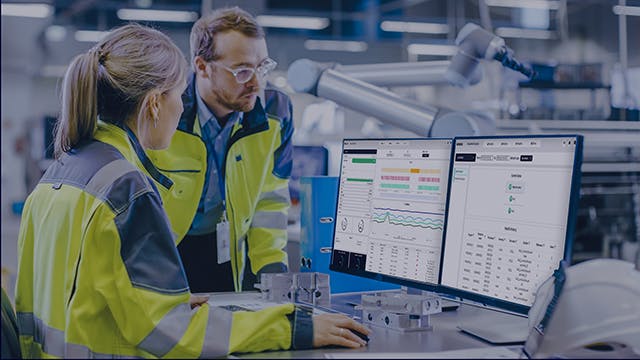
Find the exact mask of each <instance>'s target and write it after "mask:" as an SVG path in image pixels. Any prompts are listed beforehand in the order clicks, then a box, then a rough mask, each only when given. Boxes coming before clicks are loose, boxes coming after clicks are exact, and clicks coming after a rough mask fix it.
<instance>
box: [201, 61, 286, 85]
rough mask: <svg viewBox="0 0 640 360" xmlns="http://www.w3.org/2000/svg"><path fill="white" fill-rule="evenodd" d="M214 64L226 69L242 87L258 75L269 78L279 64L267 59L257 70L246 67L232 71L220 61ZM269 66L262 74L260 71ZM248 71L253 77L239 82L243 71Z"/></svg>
mask: <svg viewBox="0 0 640 360" xmlns="http://www.w3.org/2000/svg"><path fill="white" fill-rule="evenodd" d="M212 62H213V63H216V64H218V65H220V66H221V67H222V68H223V69H225V70H227V71H228V72H230V73H231V75H233V78H234V79H236V82H237V83H238V84H240V85H242V84H246V83H248V82H249V81H251V79H253V77H254V76H255V75H256V74H258V75H260V77H262V78H264V77H265V76H267V74H269V72H271V71H273V69H275V68H276V66H278V62H276V61H275V60H273V59H272V58H266V59H264V60H262V62H260V64H259V65H258V66H256V67H255V68H253V67H248V66H245V67H240V68H236V69H232V68H230V67H228V66H226V65H225V64H223V63H221V62H219V61H212ZM267 64H268V65H269V66H270V68H267V69H266V70H264V73H261V70H260V69H264V67H265V66H267ZM247 70H248V71H251V75H250V76H249V77H248V78H247V80H245V81H242V82H240V80H238V74H239V73H240V72H241V71H247Z"/></svg>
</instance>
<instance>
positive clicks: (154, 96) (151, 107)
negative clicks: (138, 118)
mask: <svg viewBox="0 0 640 360" xmlns="http://www.w3.org/2000/svg"><path fill="white" fill-rule="evenodd" d="M147 96H149V98H148V99H147V111H148V112H149V116H150V117H151V119H153V120H155V119H158V118H159V117H160V96H161V94H160V93H159V92H157V91H154V92H152V93H151V94H149V95H147Z"/></svg>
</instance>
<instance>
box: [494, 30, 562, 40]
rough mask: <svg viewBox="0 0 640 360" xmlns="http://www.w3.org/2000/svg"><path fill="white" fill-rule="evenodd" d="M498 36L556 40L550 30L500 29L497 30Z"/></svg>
mask: <svg viewBox="0 0 640 360" xmlns="http://www.w3.org/2000/svg"><path fill="white" fill-rule="evenodd" d="M495 33H496V35H498V36H500V37H503V38H522V39H540V40H549V39H555V38H556V35H555V32H553V31H549V30H538V29H522V28H513V27H499V28H496V31H495Z"/></svg>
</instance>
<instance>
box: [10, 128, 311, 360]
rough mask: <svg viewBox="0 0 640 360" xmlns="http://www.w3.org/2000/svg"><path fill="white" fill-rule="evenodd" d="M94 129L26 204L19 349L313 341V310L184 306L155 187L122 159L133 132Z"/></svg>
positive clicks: (40, 352) (139, 351)
mask: <svg viewBox="0 0 640 360" xmlns="http://www.w3.org/2000/svg"><path fill="white" fill-rule="evenodd" d="M97 135H98V136H97V137H98V138H100V139H101V140H100V141H92V142H90V143H88V144H85V145H83V146H81V147H78V148H77V149H74V150H72V151H70V152H69V153H67V154H66V155H64V156H63V157H62V158H61V159H60V161H56V162H55V163H54V164H52V165H51V166H50V167H49V169H48V170H47V171H46V173H45V174H44V176H43V178H42V179H41V181H40V182H39V184H38V185H37V186H36V188H35V189H34V191H33V192H32V193H31V195H29V197H28V199H27V201H26V203H25V207H24V211H23V215H22V220H21V226H20V234H19V242H18V253H19V259H18V261H19V263H18V275H17V280H16V313H17V318H18V325H19V328H20V342H21V348H22V352H23V356H24V357H26V358H34V357H35V358H42V357H65V358H67V357H81V358H92V357H168V358H175V357H198V356H200V357H213V356H221V355H225V354H227V353H230V352H236V351H263V350H269V349H274V350H275V349H287V348H289V347H291V346H292V345H293V347H295V348H306V347H310V346H311V339H312V321H311V316H310V313H309V312H308V311H306V310H304V309H300V308H297V309H295V308H294V306H293V305H292V304H287V305H281V306H276V307H272V308H268V309H265V310H262V311H258V312H253V313H247V312H230V311H228V310H225V309H223V308H216V307H210V306H209V305H208V304H204V305H202V306H200V307H197V308H195V309H191V307H190V305H189V298H190V293H189V288H188V285H187V280H186V277H185V274H184V270H183V267H182V263H181V262H180V257H179V255H178V252H177V250H176V247H175V243H174V236H175V235H174V233H173V231H172V229H171V226H170V224H169V222H168V219H167V217H166V215H165V213H164V211H163V208H162V204H161V199H160V197H159V196H158V192H157V189H156V186H155V185H154V182H152V181H150V179H149V178H148V177H147V174H145V173H144V172H142V171H141V169H140V168H138V167H136V166H134V165H133V164H132V163H131V162H130V161H129V159H132V158H134V157H136V156H137V154H136V151H135V148H136V146H137V144H136V141H135V138H134V139H133V142H134V143H131V139H130V138H128V137H127V133H126V132H125V131H124V130H122V129H120V128H118V127H116V126H113V125H106V124H102V123H100V124H99V128H98V131H97ZM127 143H128V144H129V145H128V147H127V149H126V150H122V148H125V147H124V146H121V145H123V144H127ZM114 144H118V145H119V146H114ZM141 162H144V160H141V159H138V160H137V162H136V164H138V163H141ZM145 170H146V171H149V168H145ZM155 171H157V169H156V170H155ZM151 172H154V170H153V169H152V170H151ZM155 175H156V176H157V175H158V174H157V173H156V174H155ZM154 180H155V181H156V182H158V181H159V180H160V181H162V177H159V178H158V179H154ZM294 310H295V311H294ZM292 329H295V331H294V334H293V336H292ZM292 338H293V341H292Z"/></svg>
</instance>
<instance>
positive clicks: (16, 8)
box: [2, 3, 53, 18]
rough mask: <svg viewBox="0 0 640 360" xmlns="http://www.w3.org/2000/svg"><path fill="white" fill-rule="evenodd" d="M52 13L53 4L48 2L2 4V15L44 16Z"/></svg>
mask: <svg viewBox="0 0 640 360" xmlns="http://www.w3.org/2000/svg"><path fill="white" fill-rule="evenodd" d="M51 15H53V6H51V5H48V4H14V3H12V4H5V3H3V4H2V16H21V17H32V18H46V17H49V16H51Z"/></svg>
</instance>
